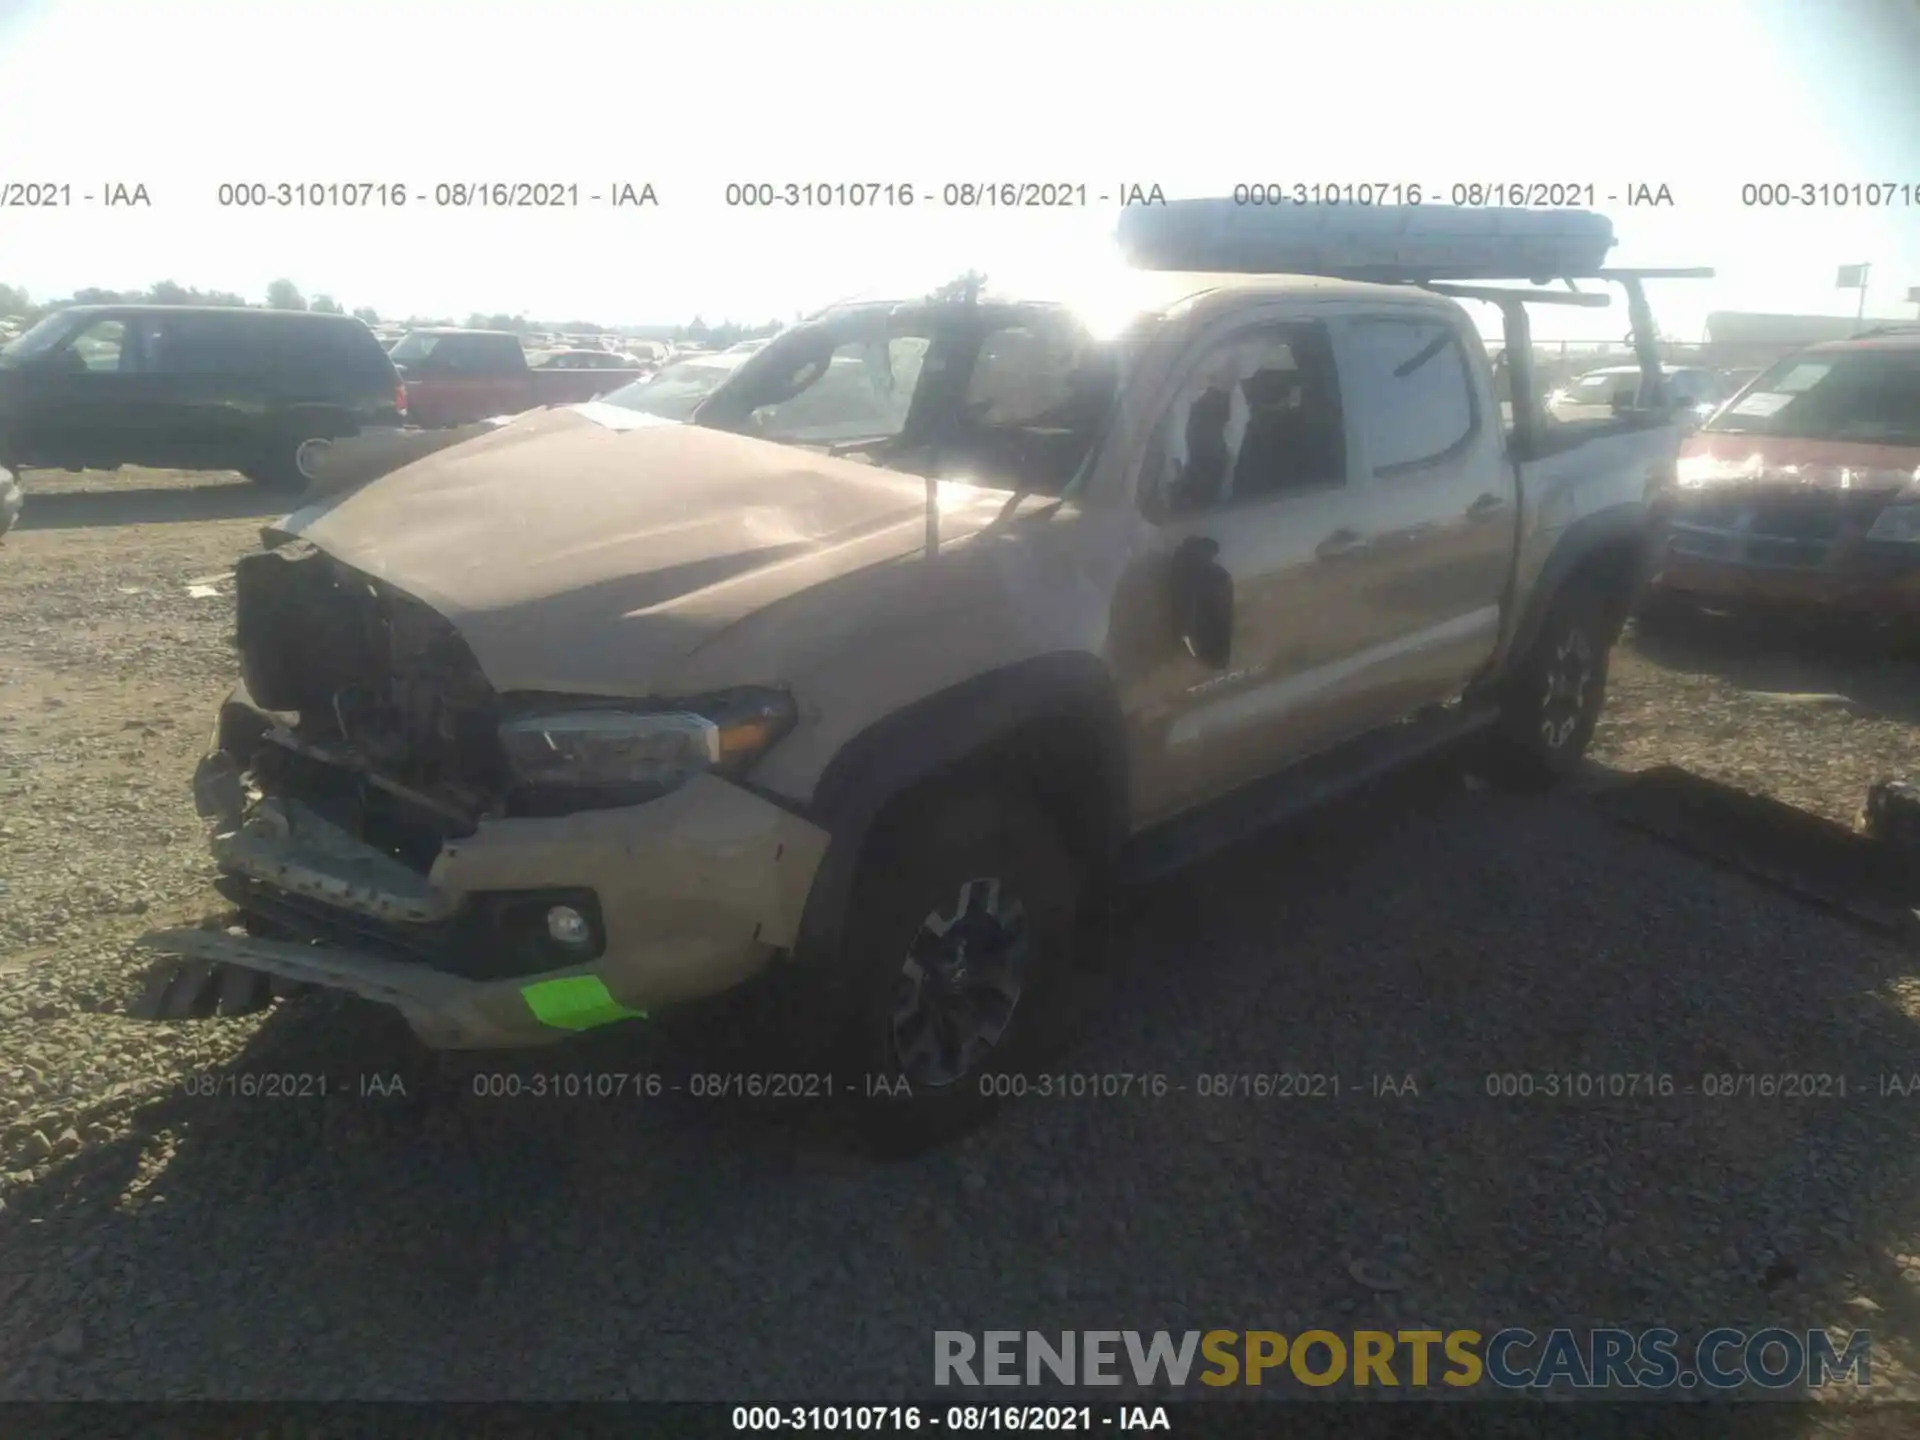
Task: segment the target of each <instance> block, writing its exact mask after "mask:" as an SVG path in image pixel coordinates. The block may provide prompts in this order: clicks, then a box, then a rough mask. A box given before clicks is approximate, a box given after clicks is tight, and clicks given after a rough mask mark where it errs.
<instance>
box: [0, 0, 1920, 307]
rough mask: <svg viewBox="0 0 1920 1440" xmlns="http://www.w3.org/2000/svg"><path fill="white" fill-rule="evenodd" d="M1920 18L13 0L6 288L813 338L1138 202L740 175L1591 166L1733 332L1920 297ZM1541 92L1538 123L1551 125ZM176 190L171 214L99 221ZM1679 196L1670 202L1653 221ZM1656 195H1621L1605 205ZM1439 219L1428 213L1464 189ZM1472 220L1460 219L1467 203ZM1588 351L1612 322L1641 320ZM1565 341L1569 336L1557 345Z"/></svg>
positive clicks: (1551, 2)
mask: <svg viewBox="0 0 1920 1440" xmlns="http://www.w3.org/2000/svg"><path fill="white" fill-rule="evenodd" d="M1916 76H1920V5H1916V4H1915V3H1914V0H1645V3H1642V0H1608V3H1604V4H1595V3H1592V0H1584V3H1580V4H1577V5H1576V4H1568V3H1562V0H1517V3H1511V4H1509V3H1506V0H1453V3H1451V4H1447V5H1433V4H1430V3H1426V0H1337V3H1329V0H1253V3H1248V4H1226V3H1214V0H1178V3H1173V0H1128V3H1126V4H1124V5H1120V4H1113V3H1106V4H1098V5H1092V4H1082V3H1079V0H1022V3H1018V4H1003V3H1000V0H969V3H968V4H966V5H964V6H941V5H939V4H936V3H933V0H896V3H891V4H872V3H862V0H806V3H805V4H798V5H796V4H777V3H775V0H679V3H673V4H659V3H647V0H607V3H602V0H542V3H539V4H537V5H536V4H525V5H513V4H507V3H504V0H492V3H489V0H463V3H458V4H452V3H440V0H406V3H395V0H381V3H377V4H376V3H361V0H326V3H309V0H244V3H237V4H236V3H227V0H164V3H162V0H133V3H122V0H0V182H5V181H42V182H45V181H53V182H67V183H70V184H71V185H72V187H73V192H74V196H75V202H76V203H75V205H74V207H73V208H69V209H64V210H63V209H43V210H22V209H0V281H5V282H8V283H12V284H17V285H24V286H25V287H26V288H27V289H28V290H29V291H31V292H32V293H33V294H34V295H35V296H37V297H48V296H60V295H66V294H69V293H71V292H72V291H73V290H74V289H76V288H79V287H83V286H88V285H98V286H106V287H113V288H137V287H144V286H146V285H149V284H152V283H153V282H155V281H158V280H163V279H170V280H174V281H177V282H179V283H181V284H183V285H191V286H196V287H200V288H203V289H223V290H234V291H239V292H240V293H242V294H245V295H247V296H249V297H250V298H255V299H258V298H260V297H262V296H263V295H264V292H265V290H266V287H267V284H268V282H270V281H271V280H273V279H275V278H276V277H278V276H286V277H288V278H290V279H291V280H293V282H294V283H295V284H296V285H298V286H299V287H300V288H301V290H302V291H304V292H305V293H306V294H308V295H309V296H311V295H314V294H320V293H325V294H330V295H332V296H334V297H335V298H337V299H338V300H340V301H341V302H342V303H343V304H345V305H347V306H349V307H351V306H356V305H372V306H374V307H375V308H376V309H378V310H379V311H380V312H381V313H382V314H383V315H394V316H405V315H407V314H409V313H421V314H448V315H454V316H465V315H466V314H468V313H469V312H471V311H476V310H477V311H483V312H488V313H491V312H495V311H505V312H509V313H512V312H525V313H527V314H529V315H530V316H533V317H536V318H544V319H549V320H563V319H589V320H596V321H600V322H602V323H609V324H613V323H674V322H679V321H685V320H687V319H690V318H691V317H692V316H693V315H695V314H696V313H697V314H700V315H703V316H704V317H705V318H706V319H707V320H709V321H718V320H721V319H733V320H738V321H759V320H763V319H767V318H772V317H776V316H777V317H781V318H790V317H791V316H792V315H793V314H794V313H795V312H796V311H798V310H803V309H812V308H814V307H816V306H819V305H822V304H825V303H828V302H830V301H832V300H834V299H837V298H840V297H842V296H844V295H848V294H851V293H856V292H869V291H874V292H880V293H918V292H919V291H922V290H924V289H925V288H927V287H928V286H929V285H931V284H933V283H937V282H938V281H940V280H943V279H946V278H949V277H950V276H952V275H953V274H955V273H957V272H959V271H961V270H964V269H967V268H970V267H971V268H977V269H980V270H984V271H985V272H986V273H987V274H988V276H989V277H990V278H991V279H993V280H995V281H1014V282H1020V281H1027V282H1029V283H1042V282H1044V280H1045V279H1046V278H1047V277H1048V275H1049V274H1051V273H1056V272H1058V273H1074V272H1076V271H1079V270H1080V269H1082V268H1083V267H1084V266H1086V265H1087V264H1089V263H1091V261H1092V260H1093V259H1095V258H1097V257H1098V256H1099V254H1100V253H1101V251H1102V249H1103V247H1104V246H1105V243H1106V238H1105V237H1106V235H1107V234H1108V232H1109V231H1110V228H1111V224H1112V218H1113V217H1112V213H1111V210H1110V209H1107V208H1104V207H1100V206H1098V205H1095V206H1092V207H1090V208H1088V209H1087V210H1084V211H1040V212H1021V213H1009V212H1005V211H1001V212H997V213H996V212H993V211H979V212H960V211H955V210H950V209H944V208H942V207H941V206H939V205H937V204H934V205H929V204H926V203H920V204H916V205H915V206H914V207H913V208H912V209H911V210H904V211H901V210H892V211H889V210H885V209H880V210H861V211H835V210H798V211H794V210H788V211H778V210H776V211H772V212H768V211H745V210H737V209H729V208H727V206H726V204H725V187H726V185H727V183H728V181H730V180H771V181H776V182H783V181H789V180H792V181H807V180H813V181H820V182H835V181H878V182H895V183H898V182H910V183H912V184H914V185H915V186H916V187H917V188H918V189H919V190H920V191H922V192H923V193H924V192H927V191H934V192H937V191H938V190H939V189H940V187H941V186H942V185H943V184H944V183H945V182H948V181H965V180H985V179H997V178H1009V179H1029V180H1054V181H1067V182H1077V183H1084V184H1086V185H1087V187H1088V189H1089V191H1090V192H1093V193H1095V194H1098V193H1102V192H1108V193H1110V192H1113V191H1114V190H1115V189H1116V187H1118V186H1119V185H1121V184H1123V183H1140V184H1143V185H1144V184H1155V183H1157V184H1159V185H1160V186H1162V187H1163V189H1164V191H1165V193H1166V194H1167V195H1169V196H1170V197H1177V196H1194V195H1224V194H1227V193H1229V192H1230V191H1231V189H1232V187H1233V186H1234V185H1235V184H1236V183H1238V182H1242V181H1254V180H1275V181H1281V182H1288V183H1290V182H1294V181H1305V182H1312V181H1335V182H1347V181H1367V180H1372V181H1402V182H1417V183H1421V184H1423V185H1425V186H1426V187H1427V188H1428V190H1429V192H1431V191H1432V190H1434V189H1435V188H1441V189H1443V190H1444V188H1445V187H1448V186H1451V185H1452V184H1454V183H1456V182H1459V183H1469V182H1473V181H1483V182H1484V181H1500V180H1513V181H1518V180H1557V181H1567V182H1575V183H1580V184H1584V183H1587V182H1592V183H1593V184H1594V185H1595V186H1596V188H1597V190H1598V192H1599V198H1598V202H1597V204H1596V208H1599V209H1603V210H1606V211H1608V212H1609V213H1610V214H1611V215H1612V216H1613V219H1614V222H1615V226H1616V231H1617V233H1618V235H1619V237H1620V242H1621V243H1620V246H1619V248H1618V249H1617V250H1616V252H1615V256H1614V259H1615V261H1616V263H1620V264H1670V265H1697V264H1705V265H1712V266H1715V267H1716V268H1717V269H1718V271H1719V278H1718V279H1717V280H1715V281H1713V282H1707V283H1700V282H1686V283H1682V282H1672V283H1667V284H1663V285H1661V286H1659V287H1658V288H1657V289H1656V291H1655V302H1656V307H1657V310H1658V313H1659V315H1660V317H1661V319H1662V321H1663V323H1664V325H1665V327H1666V328H1667V330H1668V332H1669V333H1671V334H1674V335H1676V336H1678V337H1680V338H1693V337H1696V336H1697V335H1698V333H1699V328H1700V325H1701V322H1702V320H1703V318H1704V316H1705V314H1706V312H1707V311H1708V310H1712V309H1750V310H1781V311H1796V312H1804V313H1831V314H1843V315H1851V314H1852V313H1853V311H1854V308H1855V304H1856V298H1857V297H1856V295H1855V293H1854V292H1851V291H1839V290H1837V289H1836V288H1835V285H1834V280H1835V276H1834V271H1835V267H1836V266H1838V265H1841V264H1848V263H1857V262H1861V261H1866V262H1870V263H1871V264H1872V266H1873V269H1872V272H1871V275H1872V284H1871V286H1870V288H1869V293H1868V297H1867V311H1868V313H1869V314H1875V313H1878V314H1882V315H1895V316H1900V317H1912V316H1913V315H1914V314H1915V313H1916V312H1915V310H1914V307H1913V306H1911V305H1909V304H1906V303H1905V302H1904V297H1905V295H1906V292H1907V289H1908V287H1910V286H1916V285H1920V85H1916V84H1915V82H1914V77H1916ZM1516 107H1517V109H1516ZM495 179H500V180H546V181H560V182H574V183H577V184H578V185H579V187H580V190H581V193H582V195H583V197H584V196H585V195H587V194H589V193H593V192H604V191H605V190H606V189H607V188H608V186H609V185H610V184H613V183H618V182H630V183H632V184H633V185H635V187H636V188H637V187H638V186H639V185H640V184H641V183H643V182H646V183H651V184H652V185H653V186H654V189H655V191H656V193H657V195H658V196H659V199H660V204H659V206H658V207H657V208H649V209H641V210H626V211H620V210H612V209H608V208H606V207H605V206H604V205H602V206H594V205H591V204H587V203H583V204H582V206H581V207H580V208H578V209H563V210H545V211H532V212H517V213H514V212H507V213H502V212H487V211H481V210H452V209H443V210H435V208H434V207H433V206H432V204H431V203H430V200H431V193H432V191H433V189H434V186H435V185H436V184H437V183H438V182H441V181H461V180H495ZM252 180H258V181H265V182H269V183H272V182H278V181H303V180H305V181H319V182H326V181H374V182H404V184H405V185H406V186H407V187H408V188H409V189H410V190H411V191H412V192H414V193H415V194H417V195H425V196H427V197H428V200H429V203H426V204H421V203H418V202H415V203H410V204H409V205H408V206H407V207H406V208H405V209H403V210H391V209H389V210H380V209H372V210H363V211H344V212H341V211H327V210H314V209H305V210H284V211H274V210H267V211H260V210H234V209H223V208H221V207H220V205H219V204H218V199H217V192H218V187H219V185H220V184H221V182H222V181H252ZM1850 180H1879V181H1892V182H1895V183H1896V184H1900V183H1904V184H1906V185H1907V186H1908V187H1909V190H1910V191H1911V192H1916V193H1913V194H1911V196H1910V203H1909V204H1908V205H1906V206H1905V207H1902V208H1882V209H1879V210H1871V211H1869V210H1862V209H1858V208H1848V209H1830V208H1829V209H1815V210H1780V209H1747V208H1743V207H1742V206H1741V203H1740V199H1741V187H1742V185H1743V184H1744V183H1748V182H1760V181H1788V182H1798V181H1813V182H1821V181H1831V182H1839V181H1850ZM114 181H119V182H123V183H125V184H128V185H132V184H134V183H136V182H137V183H141V184H144V185H145V186H146V187H147V190H148V192H149V194H150V195H151V197H152V201H153V203H152V207H151V209H148V210H105V209H101V208H99V206H98V205H97V204H95V205H91V206H89V205H86V204H84V203H83V202H81V201H80V200H79V196H80V195H81V193H82V192H87V193H98V192H99V190H100V189H101V187H102V186H103V185H104V184H106V183H109V182H114ZM1639 183H1646V184H1648V185H1652V186H1658V185H1661V184H1665V185H1666V186H1667V187H1669V189H1670V190H1671V193H1672V195H1673V197H1674V202H1675V203H1674V205H1673V206H1672V208H1670V209H1643V208H1628V207H1627V206H1626V205H1625V203H1624V201H1625V193H1626V190H1627V188H1628V187H1629V186H1631V185H1635V184H1639ZM1609 194H1617V195H1619V196H1620V197H1621V199H1620V200H1619V201H1617V202H1615V203H1608V202H1607V200H1606V198H1605V197H1606V196H1607V195H1609ZM1430 198H1432V197H1431V194H1430ZM1440 198H1443V199H1444V198H1445V196H1444V195H1442V196H1441V197H1440ZM1548 323H1549V324H1557V325H1558V329H1557V330H1550V331H1549V333H1556V334H1559V335H1561V336H1563V337H1564V336H1577V337H1580V338H1587V337H1592V338H1611V337H1614V336H1617V335H1618V334H1620V333H1622V332H1624V330H1625V329H1626V323H1627V322H1626V316H1625V314H1624V313H1623V312H1622V311H1620V310H1619V309H1618V308H1615V309H1613V310H1610V311H1605V312H1597V313H1579V312H1562V313H1558V314H1556V315H1555V316H1553V317H1552V320H1551V321H1550V322H1548ZM1542 328H1543V330H1544V329H1547V328H1548V327H1547V326H1546V325H1543V327H1542Z"/></svg>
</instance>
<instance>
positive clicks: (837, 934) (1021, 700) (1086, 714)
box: [798, 651, 1130, 954]
mask: <svg viewBox="0 0 1920 1440" xmlns="http://www.w3.org/2000/svg"><path fill="white" fill-rule="evenodd" d="M1061 721H1066V722H1069V723H1072V724H1073V725H1074V726H1075V727H1076V728H1078V729H1081V730H1083V731H1084V734H1085V738H1086V744H1087V746H1088V748H1089V749H1090V750H1091V751H1092V752H1093V755H1092V758H1093V762H1094V764H1095V766H1096V767H1097V769H1098V773H1099V775H1100V779H1101V784H1102V786H1103V787H1104V790H1105V805H1104V807H1103V809H1104V815H1103V816H1102V818H1101V820H1100V822H1099V827H1098V831H1097V833H1094V834H1092V835H1090V836H1087V837H1085V838H1086V839H1088V840H1090V841H1091V842H1092V844H1093V845H1094V846H1095V847H1096V848H1097V849H1098V850H1099V851H1100V852H1101V853H1102V854H1111V853H1112V852H1113V851H1114V850H1115V849H1117V848H1118V846H1119V843H1120V841H1121V840H1122V839H1123V838H1124V836H1125V832H1126V826H1127V818H1128V815H1129V808H1128V807H1129V804H1130V797H1129V793H1128V767H1127V747H1126V730H1125V726H1124V723H1123V721H1122V719H1121V711H1120V703H1119V697H1118V695H1117V694H1116V692H1115V690H1114V686H1113V681H1112V677H1111V676H1110V675H1109V674H1108V672H1107V668H1106V666H1105V665H1104V664H1103V663H1102V662H1101V661H1100V659H1099V658H1098V657H1097V656H1094V655H1091V654H1088V653H1085V652H1079V651H1061V652H1056V653H1053V654H1047V655H1039V656H1035V657H1033V658H1031V659H1028V660H1023V661H1019V662H1017V663H1015V664H1012V665H1008V666H1005V667H1003V668H1001V669H998V670H991V671H988V672H986V673H985V674H982V675H976V676H974V677H972V678H971V679H968V680H964V681H962V682H960V683H959V684H957V685H954V686H952V687H950V688H948V689H946V690H942V691H939V692H937V693H935V694H933V695H930V696H928V697H926V698H925V699H922V700H918V701H916V702H914V703H913V704H912V705H909V706H907V707H906V708H904V709H902V710H899V711H896V712H895V713H893V714H892V715H889V716H887V717H886V718H885V719H883V720H881V721H878V722H877V723H875V724H874V725H872V726H870V727H869V728H868V729H866V730H864V731H862V732H861V733H860V734H858V735H856V736H855V737H854V738H853V739H851V740H849V741H848V742H847V743H846V744H845V745H843V746H842V747H841V748H840V750H839V752H838V753H836V754H835V755H834V757H833V759H832V760H831V761H830V762H829V763H828V765H827V767H826V769H825V770H823V771H822V772H821V775H820V780H819V783H818V784H817V785H816V786H815V787H814V793H813V798H812V801H811V802H810V803H809V805H808V806H807V814H808V817H809V818H810V819H812V820H813V821H814V823H815V824H817V825H820V826H821V827H822V828H824V829H825V830H826V831H827V832H828V834H829V836H830V837H831V840H830V842H829V845H828V848H827V853H826V856H825V858H824V859H823V861H822V862H821V866H820V870H819V873H818V875H817V876H816V878H815V881H814V885H813V888H812V890H811V892H810V893H809V895H808V897H807V905H806V910H805V913H804V915H803V916H802V919H801V925H800V940H799V946H798V948H799V949H800V950H801V951H802V952H803V953H805V954H834V953H837V951H838V949H839V944H840V938H841V932H842V926H843V924H844V920H845V916H846V913H847V909H848V906H849V904H850V902H851V899H852V894H853V885H854V879H855V874H856V871H857V868H858V865H859V859H860V855H861V851H862V850H863V848H864V847H865V844H866V840H867V837H868V835H869V833H870V832H871V830H872V828H873V825H874V822H875V821H876V820H877V819H878V818H879V816H880V815H881V813H882V812H883V811H884V810H885V809H886V807H887V806H888V805H889V804H890V803H891V802H892V801H893V800H894V799H896V798H897V797H898V796H900V795H902V794H904V793H906V792H907V791H908V790H910V789H912V788H914V787H915V786H917V785H920V784H922V783H924V782H926V781H929V780H932V779H935V778H937V777H938V776H940V775H942V774H944V773H947V772H950V771H952V770H954V769H956V768H957V767H959V766H961V765H963V764H964V763H965V762H966V761H967V760H968V759H969V758H971V757H973V756H975V755H978V754H980V753H981V752H983V751H985V750H987V749H989V748H991V747H992V746H994V745H995V744H996V743H999V742H1002V741H1006V740H1009V739H1011V738H1013V737H1014V736H1015V735H1016V734H1018V733H1020V732H1021V731H1023V730H1026V729H1028V728H1029V727H1031V726H1034V725H1036V724H1044V723H1056V722H1061Z"/></svg>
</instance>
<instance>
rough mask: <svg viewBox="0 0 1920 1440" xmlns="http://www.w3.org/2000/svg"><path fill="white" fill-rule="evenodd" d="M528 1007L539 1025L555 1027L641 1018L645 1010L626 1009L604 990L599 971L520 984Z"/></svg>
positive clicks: (586, 1027)
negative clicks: (596, 973) (592, 973)
mask: <svg viewBox="0 0 1920 1440" xmlns="http://www.w3.org/2000/svg"><path fill="white" fill-rule="evenodd" d="M520 993H521V994H522V995H523V996H525V997H526V1001H527V1008H528V1009H529V1010H531V1011H533V1018H534V1019H536V1020H538V1021H539V1022H540V1023H541V1024H542V1025H551V1026H552V1027H553V1028H554V1029H556V1030H591V1029H593V1028H594V1027H595V1026H596V1025H611V1024H612V1023H613V1022H614V1021H616V1020H644V1019H646V1018H647V1012H646V1011H644V1010H629V1009H628V1008H627V1007H626V1006H624V1005H622V1004H621V1003H620V1002H619V1001H618V1000H616V999H614V998H613V996H612V995H610V994H609V993H608V992H607V987H606V986H605V985H604V984H603V983H602V982H601V980H600V977H599V976H598V975H568V976H566V977H565V978H563V979H559V980H541V981H539V982H537V983H535V984H532V985H522V986H521V987H520Z"/></svg>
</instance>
